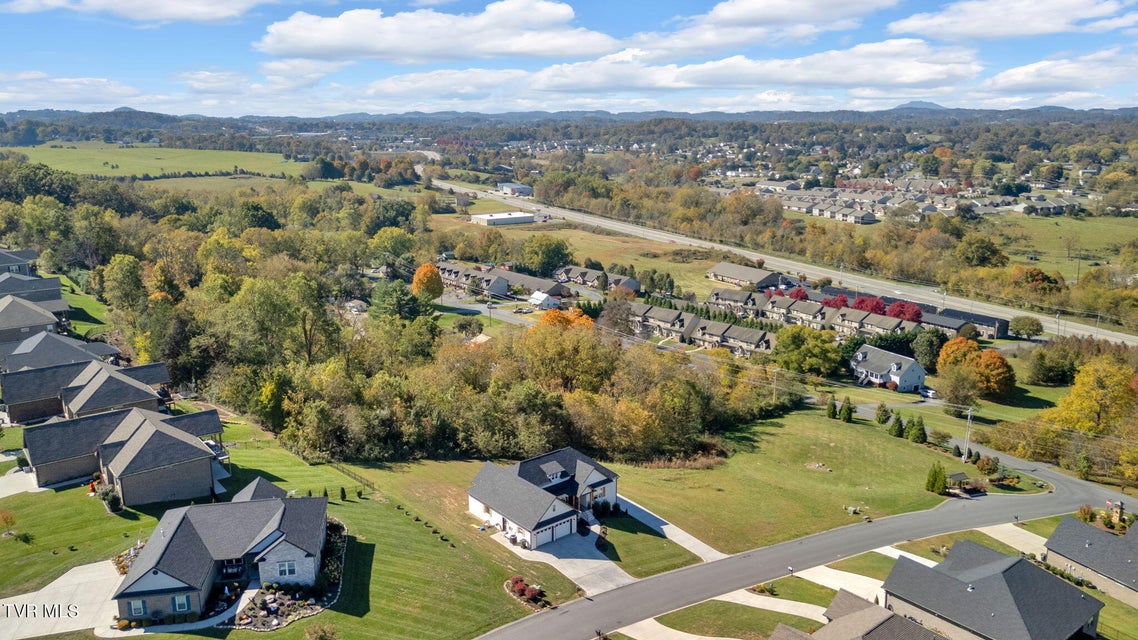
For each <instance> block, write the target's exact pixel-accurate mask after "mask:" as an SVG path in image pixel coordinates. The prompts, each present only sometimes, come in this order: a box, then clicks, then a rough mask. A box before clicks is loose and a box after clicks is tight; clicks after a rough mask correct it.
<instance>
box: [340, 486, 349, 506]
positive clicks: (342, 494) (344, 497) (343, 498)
mask: <svg viewBox="0 0 1138 640" xmlns="http://www.w3.org/2000/svg"><path fill="white" fill-rule="evenodd" d="M347 499H348V492H347V491H345V490H344V488H343V487H340V502H344V501H346V500H347Z"/></svg>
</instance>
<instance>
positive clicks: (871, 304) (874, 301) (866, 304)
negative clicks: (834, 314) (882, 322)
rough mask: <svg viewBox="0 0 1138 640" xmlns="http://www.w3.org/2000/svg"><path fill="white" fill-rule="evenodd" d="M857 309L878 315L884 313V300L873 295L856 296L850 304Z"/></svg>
mask: <svg viewBox="0 0 1138 640" xmlns="http://www.w3.org/2000/svg"><path fill="white" fill-rule="evenodd" d="M850 306H852V307H853V308H854V309H857V310H858V311H867V312H869V313H876V314H878V315H882V316H883V315H885V301H884V300H882V299H881V298H876V297H873V296H858V297H857V299H856V300H854V301H853V304H852V305H850Z"/></svg>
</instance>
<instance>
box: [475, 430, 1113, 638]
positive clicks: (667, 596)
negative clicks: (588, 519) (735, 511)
mask: <svg viewBox="0 0 1138 640" xmlns="http://www.w3.org/2000/svg"><path fill="white" fill-rule="evenodd" d="M973 449H980V448H979V447H976V446H975V445H973ZM997 455H1000V459H1001V460H1002V461H1004V464H1005V465H1006V466H1008V467H1011V468H1014V469H1017V470H1020V471H1024V472H1027V473H1031V474H1032V475H1034V476H1036V477H1037V478H1040V479H1041V480H1045V481H1047V482H1050V483H1051V484H1052V485H1054V486H1055V492H1054V493H1044V494H1037V495H1028V496H984V497H980V498H974V499H971V500H965V499H950V500H947V501H945V502H944V503H942V504H941V505H940V506H938V507H937V508H935V509H930V510H928V511H921V512H917V513H910V514H905V515H900V516H893V517H890V518H883V519H879V520H875V521H873V522H868V523H858V524H853V525H849V526H846V527H841V528H839V529H834V530H831V531H826V532H823V533H818V534H814V535H811V536H807V537H804V538H799V539H797V540H791V541H788V542H783V543H780V544H777V545H773V546H770V547H764V548H762V549H755V550H753V551H746V552H743V553H740V554H738V555H734V556H731V557H728V558H724V559H723V560H717V561H715V562H708V563H704V564H697V565H693V566H690V567H685V568H683V569H678V570H676V571H672V572H669V573H665V574H661V575H658V576H654V577H651V578H647V579H644V580H641V581H639V582H635V583H633V584H630V585H627V586H624V587H620V588H619V589H614V590H613V591H608V592H606V593H602V594H600V595H597V596H595V597H592V598H584V599H579V600H575V601H573V602H570V603H568V604H565V605H562V606H560V607H558V608H557V609H553V610H549V611H546V612H543V613H539V614H535V615H531V616H528V617H526V618H522V619H521V620H518V621H516V622H513V623H511V624H508V625H506V626H503V627H500V628H498V629H495V630H494V631H491V632H490V633H487V634H485V635H483V636H480V638H486V639H493V640H532V638H535V637H539V638H541V639H542V640H586V639H590V638H593V637H594V632H595V630H597V629H600V630H601V631H612V630H614V629H619V628H621V627H623V626H626V625H629V624H632V623H634V622H639V621H641V620H645V619H648V618H652V617H655V616H658V615H661V614H663V613H666V612H668V611H672V610H675V609H679V608H682V607H686V606H689V605H692V604H695V603H697V602H702V601H704V600H706V599H708V598H712V597H715V596H718V595H721V594H724V593H727V592H730V591H734V590H736V589H741V588H744V587H749V586H752V585H754V584H756V583H759V582H765V581H769V580H773V579H775V578H779V577H781V576H784V575H786V568H787V566H792V567H798V568H802V569H805V568H807V567H813V566H817V565H821V564H826V563H829V562H833V561H835V560H838V559H840V558H845V557H848V556H851V555H855V554H858V553H863V552H866V551H870V550H872V549H876V548H878V547H882V546H886V545H891V544H896V543H898V542H902V541H905V540H912V539H917V538H925V537H928V536H933V535H939V534H942V533H949V532H952V531H959V530H963V529H973V528H976V527H984V526H989V525H994V524H1002V523H1008V522H1012V521H1013V519H1014V518H1015V517H1016V516H1018V517H1019V518H1020V519H1023V520H1027V519H1031V518H1040V517H1044V516H1049V515H1055V514H1060V513H1071V512H1074V511H1075V510H1077V509H1078V508H1079V507H1080V506H1082V505H1084V504H1091V505H1104V504H1105V501H1106V500H1126V499H1129V498H1128V497H1126V496H1123V495H1122V494H1119V493H1117V492H1114V491H1110V490H1108V489H1104V488H1101V487H1098V486H1096V485H1093V484H1090V483H1088V482H1083V481H1081V480H1077V479H1075V478H1071V477H1069V476H1066V475H1063V474H1062V473H1059V472H1058V471H1055V470H1054V469H1051V468H1050V467H1048V466H1046V465H1041V464H1038V463H1033V462H1026V461H1023V460H1018V459H1015V458H1012V457H1010V456H1007V455H1005V454H997ZM748 508H753V509H761V508H763V505H762V504H761V503H757V504H753V505H748Z"/></svg>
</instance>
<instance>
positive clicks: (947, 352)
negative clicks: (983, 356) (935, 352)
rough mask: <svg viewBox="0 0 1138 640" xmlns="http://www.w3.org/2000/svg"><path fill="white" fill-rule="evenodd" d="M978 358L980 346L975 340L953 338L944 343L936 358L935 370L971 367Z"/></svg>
mask: <svg viewBox="0 0 1138 640" xmlns="http://www.w3.org/2000/svg"><path fill="white" fill-rule="evenodd" d="M979 356H980V345H979V344H977V343H976V341H975V340H969V339H967V338H953V339H952V340H949V341H948V342H946V343H944V346H943V347H941V348H940V355H939V356H938V357H937V361H936V368H937V370H938V371H939V370H943V369H946V368H948V367H953V366H959V365H964V366H971V365H972V363H973V362H975V360H976V358H978V357H979Z"/></svg>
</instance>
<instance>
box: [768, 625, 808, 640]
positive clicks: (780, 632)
mask: <svg viewBox="0 0 1138 640" xmlns="http://www.w3.org/2000/svg"><path fill="white" fill-rule="evenodd" d="M809 639H810V634H809V633H806V632H805V631H799V630H798V629H795V628H794V627H788V626H786V625H785V624H783V623H781V622H780V623H778V624H777V625H775V628H774V631H772V632H771V637H770V639H769V640H809Z"/></svg>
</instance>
